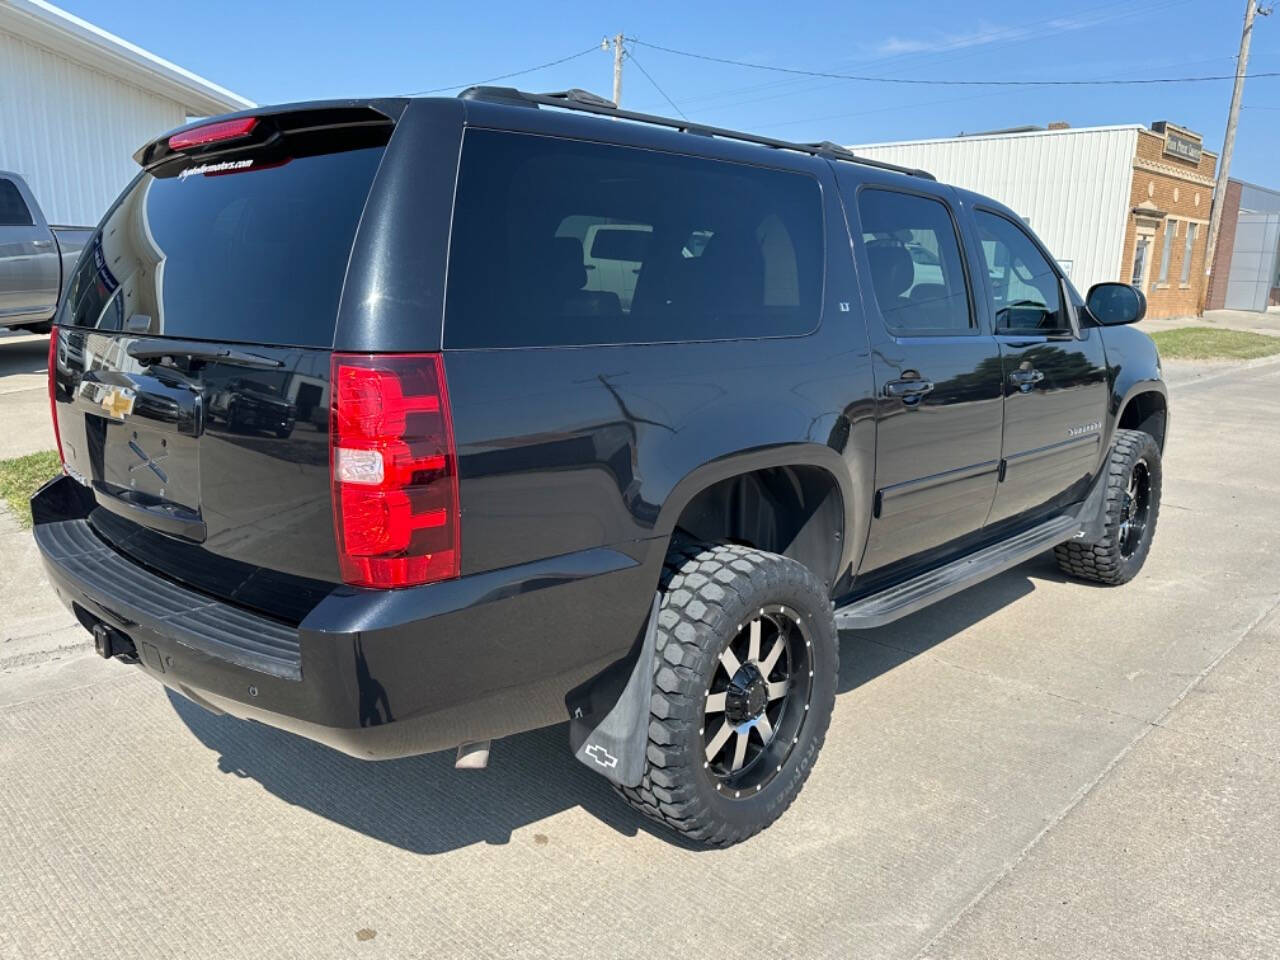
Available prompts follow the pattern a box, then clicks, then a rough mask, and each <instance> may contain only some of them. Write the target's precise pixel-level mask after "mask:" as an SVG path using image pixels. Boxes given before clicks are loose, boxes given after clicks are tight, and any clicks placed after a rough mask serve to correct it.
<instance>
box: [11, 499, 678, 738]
mask: <svg viewBox="0 0 1280 960" xmlns="http://www.w3.org/2000/svg"><path fill="white" fill-rule="evenodd" d="M32 508H33V514H34V516H35V529H34V533H35V538H36V543H37V545H38V546H39V549H40V552H41V555H42V558H43V561H44V565H45V569H46V572H47V573H48V576H49V579H50V581H51V582H52V583H53V585H54V588H55V589H56V590H57V592H58V595H59V597H60V598H61V599H62V601H63V603H65V604H66V605H67V606H68V607H69V608H71V609H72V610H73V611H74V612H75V614H76V616H77V617H78V618H79V620H80V622H81V623H82V624H84V625H85V626H86V627H88V628H90V629H91V628H92V626H93V624H94V623H98V622H101V623H105V624H107V625H108V626H110V627H112V628H114V629H116V630H118V631H120V632H121V633H124V634H125V635H126V636H128V637H129V639H130V640H132V641H133V644H134V646H135V648H136V649H137V652H138V658H139V666H140V667H141V669H143V670H145V671H146V672H147V673H149V674H151V675H152V676H154V677H155V678H156V679H158V680H160V681H161V682H162V683H164V684H165V685H166V686H168V687H170V688H172V689H174V690H176V691H178V692H180V693H182V694H183V695H185V696H187V697H189V698H190V699H192V700H195V701H196V702H198V703H201V704H202V705H204V706H206V707H208V708H210V709H213V710H217V711H220V712H224V713H228V714H231V715H233V716H238V717H242V718H245V719H251V720H257V721H259V722H262V723H266V724H269V725H271V726H275V727H279V728H282V729H285V730H289V731H291V732H294V733H297V734H300V735H302V736H305V737H308V738H310V739H313V740H318V741H320V742H322V743H325V744H327V745H329V746H331V747H334V748H336V749H338V750H341V751H343V752H344V753H348V754H351V755H352V756H356V757H362V758H365V759H387V758H392V757H401V756H409V755H413V754H419V753H426V752H430V751H433V750H440V749H446V748H449V747H453V746H456V745H457V744H459V743H463V742H466V741H470V740H484V739H489V738H494V737H501V736H506V735H509V734H512V733H518V732H520V731H522V730H529V729H533V728H535V727H539V726H545V725H548V724H552V723H557V722H560V721H563V720H565V719H567V713H566V709H565V699H564V698H565V695H566V694H567V693H568V692H569V691H570V690H571V689H573V688H574V687H576V686H578V685H579V684H581V683H583V682H584V681H586V680H589V679H591V678H592V677H594V676H595V675H596V674H598V673H599V672H600V671H601V670H603V669H604V668H605V667H606V666H608V665H609V664H610V663H612V662H614V661H616V660H618V659H619V658H621V657H622V656H624V655H626V653H627V651H628V650H629V649H630V648H631V646H632V643H633V642H634V640H635V639H636V637H637V635H638V633H639V631H640V630H641V629H642V628H643V626H644V622H645V618H646V616H647V614H648V612H649V609H648V608H649V603H650V600H651V597H652V593H653V589H654V584H656V583H657V578H658V571H659V568H660V566H661V563H662V553H663V545H661V544H660V543H659V542H658V541H654V540H646V541H635V542H632V543H630V544H625V545H621V546H619V547H617V548H612V549H611V548H597V549H593V550H587V551H583V552H580V553H574V554H569V555H566V556H562V557H555V558H551V559H548V560H541V561H537V562H535V563H530V564H523V565H521V566H518V567H510V568H506V569H503V570H495V571H488V572H486V573H482V574H476V575H472V576H469V577H463V578H460V579H458V580H452V581H448V582H446V583H440V584H433V585H431V586H427V587H417V588H411V589H407V590H396V591H373V590H361V589H357V588H352V587H335V588H334V590H333V591H332V592H331V593H330V594H329V595H328V596H327V597H325V598H324V599H323V600H321V601H320V602H319V604H317V605H316V606H315V607H314V608H313V609H312V610H311V612H310V613H309V614H308V615H307V616H306V617H305V618H304V619H303V620H302V622H301V623H299V624H296V625H292V624H284V623H281V622H279V621H277V620H273V619H271V618H268V617H265V616H263V615H261V614H259V613H256V612H255V611H252V610H249V609H246V608H244V607H240V606H237V605H235V604H231V603H227V602H225V601H222V600H219V599H217V598H214V597H211V596H209V595H207V594H204V593H201V592H199V591H197V590H195V589H192V588H191V587H188V586H186V585H184V584H181V583H178V582H176V581H174V580H171V579H168V578H166V577H162V576H160V575H157V574H156V573H153V572H152V571H150V570H148V569H147V568H146V567H144V566H142V565H141V564H139V563H137V562H136V561H134V560H133V559H131V558H129V557H127V556H125V555H123V554H122V553H119V552H117V551H116V550H115V549H114V548H113V547H112V546H111V545H110V544H109V543H107V542H106V541H105V540H103V539H102V538H101V537H100V536H99V535H98V533H97V532H95V529H94V525H93V515H92V511H93V510H94V509H95V508H94V506H93V502H92V498H91V497H86V496H85V491H84V488H83V487H81V486H80V485H79V484H78V483H76V481H74V480H72V479H71V478H69V477H61V478H59V479H57V480H54V481H52V482H51V483H49V484H48V485H46V486H45V487H44V488H43V489H41V490H40V492H39V493H37V494H36V496H35V497H34V498H33V500H32Z"/></svg>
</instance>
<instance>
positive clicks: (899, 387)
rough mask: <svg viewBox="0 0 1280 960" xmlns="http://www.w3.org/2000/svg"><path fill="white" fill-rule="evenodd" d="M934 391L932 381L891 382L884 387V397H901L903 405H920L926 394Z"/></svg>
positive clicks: (911, 379) (909, 380)
mask: <svg viewBox="0 0 1280 960" xmlns="http://www.w3.org/2000/svg"><path fill="white" fill-rule="evenodd" d="M932 391H933V381H932V380H920V379H917V378H910V379H903V380H890V381H889V382H888V383H886V384H885V385H884V395H885V396H886V397H901V398H902V402H903V403H909V404H916V403H919V402H920V401H921V400H922V399H923V398H924V395H925V394H927V393H931V392H932Z"/></svg>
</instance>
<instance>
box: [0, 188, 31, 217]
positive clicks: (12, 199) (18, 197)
mask: <svg viewBox="0 0 1280 960" xmlns="http://www.w3.org/2000/svg"><path fill="white" fill-rule="evenodd" d="M34 222H35V221H33V220H32V219H31V211H30V210H28V209H27V204H26V202H25V201H24V200H23V199H22V194H21V193H19V192H18V185H17V184H16V183H14V182H13V181H12V180H8V179H5V178H4V177H0V227H29V226H31V225H32V224H33V223H34Z"/></svg>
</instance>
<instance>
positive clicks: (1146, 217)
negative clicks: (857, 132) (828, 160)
mask: <svg viewBox="0 0 1280 960" xmlns="http://www.w3.org/2000/svg"><path fill="white" fill-rule="evenodd" d="M851 149H853V150H854V152H856V153H859V154H862V155H863V156H867V157H870V158H872V159H876V160H887V161H889V162H891V163H899V164H902V165H904V166H910V167H920V168H922V169H925V170H928V171H929V172H931V173H933V174H934V175H935V176H937V177H938V179H940V180H943V181H945V182H947V183H953V184H956V185H957V186H961V187H967V188H969V189H971V190H976V191H978V192H979V193H984V194H986V195H988V196H990V197H994V198H995V199H997V200H999V201H1001V202H1002V203H1005V204H1007V205H1008V206H1009V207H1011V208H1012V209H1014V210H1016V211H1017V212H1018V213H1019V214H1021V215H1022V217H1023V219H1025V220H1026V221H1027V223H1028V224H1030V226H1031V227H1032V229H1034V230H1035V232H1036V234H1037V235H1038V236H1039V237H1040V239H1041V240H1043V241H1044V243H1045V245H1046V246H1047V247H1048V248H1049V250H1050V252H1051V253H1052V254H1053V255H1054V257H1055V259H1057V261H1058V264H1059V265H1060V266H1061V267H1062V269H1063V271H1064V272H1065V273H1066V275H1067V276H1068V277H1069V278H1070V279H1071V282H1072V283H1073V284H1075V286H1076V288H1077V289H1079V290H1080V291H1081V292H1082V293H1083V292H1085V291H1086V290H1087V289H1088V288H1089V287H1090V286H1092V285H1093V284H1095V283H1098V282H1100V281H1103V280H1123V281H1125V282H1127V283H1136V284H1138V285H1140V286H1141V287H1142V289H1143V291H1144V292H1145V293H1146V294H1147V313H1148V316H1153V317H1168V316H1177V315H1184V314H1194V313H1196V312H1197V309H1198V307H1199V305H1200V302H1201V296H1202V291H1203V289H1204V282H1205V276H1204V263H1205V249H1206V246H1207V242H1208V232H1209V210H1210V208H1211V206H1212V200H1213V183H1214V174H1215V172H1216V166H1217V159H1218V158H1217V155H1216V154H1214V153H1211V152H1209V151H1207V150H1205V149H1204V145H1203V142H1202V139H1201V137H1200V136H1199V135H1198V134H1195V133H1193V132H1191V131H1190V130H1187V129H1185V128H1183V127H1179V126H1176V125H1174V124H1172V123H1168V122H1165V121H1161V122H1158V123H1153V124H1152V125H1151V127H1150V128H1149V129H1148V128H1146V127H1142V126H1140V125H1138V124H1121V125H1116V126H1106V127H1069V126H1068V125H1066V124H1061V123H1054V124H1051V125H1050V126H1049V128H1048V129H1043V128H1040V127H1021V128H1018V129H1014V130H1000V131H995V132H993V133H983V134H969V135H964V134H962V135H960V136H958V137H948V138H945V139H938V140H914V141H906V142H901V143H880V144H860V145H855V146H853V147H852V148H851Z"/></svg>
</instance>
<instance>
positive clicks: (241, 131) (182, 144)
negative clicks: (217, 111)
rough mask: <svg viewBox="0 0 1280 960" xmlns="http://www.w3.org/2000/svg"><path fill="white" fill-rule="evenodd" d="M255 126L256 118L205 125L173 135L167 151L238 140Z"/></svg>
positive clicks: (241, 118) (249, 132) (256, 123)
mask: <svg viewBox="0 0 1280 960" xmlns="http://www.w3.org/2000/svg"><path fill="white" fill-rule="evenodd" d="M257 125H258V118H257V117H238V118H237V119H235V120H219V121H217V122H216V123H206V124H204V125H203V126H199V127H193V128H192V129H190V130H183V131H182V132H181V133H175V134H174V135H173V136H172V137H170V138H169V149H170V150H189V149H191V148H192V147H203V146H206V145H208V144H210V143H221V142H222V141H224V140H239V139H240V138H241V137H247V136H248V135H249V134H251V133H252V132H253V128H254V127H256V126H257Z"/></svg>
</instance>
